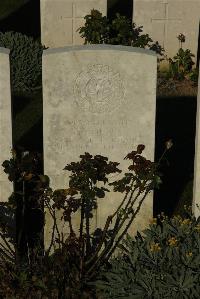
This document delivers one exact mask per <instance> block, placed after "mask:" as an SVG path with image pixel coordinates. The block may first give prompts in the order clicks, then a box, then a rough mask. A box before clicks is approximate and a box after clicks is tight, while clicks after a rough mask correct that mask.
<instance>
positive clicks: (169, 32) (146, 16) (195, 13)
mask: <svg viewBox="0 0 200 299" xmlns="http://www.w3.org/2000/svg"><path fill="white" fill-rule="evenodd" d="M133 5H134V7H133V22H134V23H136V25H137V26H143V32H142V33H144V34H145V33H146V34H149V36H150V37H151V38H152V39H153V41H158V42H159V43H160V45H161V46H162V47H164V48H165V54H166V55H167V56H168V58H169V57H170V58H173V57H174V56H175V55H176V53H177V52H178V50H179V48H180V45H179V41H178V39H177V36H178V35H179V34H180V33H182V34H184V35H185V36H186V41H185V43H183V44H182V48H183V49H184V50H185V49H189V50H190V51H191V52H192V53H193V54H194V55H195V58H193V61H194V62H196V59H197V47H198V34H199V16H200V1H199V0H134V2H133Z"/></svg>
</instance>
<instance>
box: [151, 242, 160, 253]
mask: <svg viewBox="0 0 200 299" xmlns="http://www.w3.org/2000/svg"><path fill="white" fill-rule="evenodd" d="M159 250H161V248H160V246H159V243H154V242H153V243H152V244H151V245H150V251H152V252H155V251H159Z"/></svg>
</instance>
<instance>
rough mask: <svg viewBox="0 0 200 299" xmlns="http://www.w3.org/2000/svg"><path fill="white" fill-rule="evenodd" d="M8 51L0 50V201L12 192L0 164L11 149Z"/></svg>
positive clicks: (9, 154)
mask: <svg viewBox="0 0 200 299" xmlns="http://www.w3.org/2000/svg"><path fill="white" fill-rule="evenodd" d="M9 52H10V51H9V50H8V49H5V48H0V201H7V200H8V197H9V196H10V195H11V193H12V191H13V186H12V183H11V182H10V181H9V180H8V175H7V174H5V172H4V171H3V167H2V163H3V162H4V161H5V160H9V159H10V157H11V153H10V151H11V149H12V123H11V90H10V61H9Z"/></svg>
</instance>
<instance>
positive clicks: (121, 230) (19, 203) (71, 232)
mask: <svg viewBox="0 0 200 299" xmlns="http://www.w3.org/2000/svg"><path fill="white" fill-rule="evenodd" d="M171 146H172V143H171V141H169V142H168V143H167V144H166V149H165V152H164V153H163V156H164V155H165V153H166V152H167V151H168V149H169V148H170V147H171ZM144 148H145V147H144V145H138V147H137V150H136V151H132V152H131V153H129V154H128V155H127V156H126V157H125V159H129V160H131V161H132V163H131V165H130V166H129V171H130V172H129V173H125V175H124V177H123V178H122V179H120V180H117V181H114V182H112V183H108V178H107V176H108V175H109V174H111V173H116V172H118V173H120V172H121V170H120V169H118V165H119V163H117V162H108V158H106V157H103V156H101V155H96V156H94V157H93V156H92V155H90V154H89V153H85V154H84V155H81V156H80V158H81V161H80V162H72V163H70V164H68V165H67V166H66V167H65V170H68V171H71V173H72V174H71V176H70V180H69V188H67V189H58V190H55V191H53V190H52V189H51V188H50V187H49V179H48V177H47V176H43V175H41V174H38V173H37V169H38V167H37V166H38V160H39V159H38V156H36V155H33V154H31V153H28V152H26V153H22V154H21V155H18V154H17V153H16V152H15V151H13V157H12V159H10V160H6V161H4V163H3V166H4V169H5V172H6V173H7V174H8V175H9V179H10V180H11V181H14V182H15V184H16V183H20V184H21V191H19V189H17V188H16V189H17V190H15V192H14V193H13V194H12V196H11V197H10V198H9V205H10V207H11V208H14V209H15V210H14V211H15V212H16V209H17V207H20V211H21V214H20V219H21V221H19V223H18V224H19V226H20V229H19V230H18V233H17V237H16V241H15V242H14V243H13V244H14V249H13V248H11V246H10V243H9V240H7V231H6V229H5V225H4V224H3V223H2V224H1V227H0V230H1V232H2V233H1V235H2V238H3V241H4V245H3V247H2V248H1V251H0V263H1V264H2V267H1V270H0V276H1V279H0V290H1V291H0V292H1V293H0V294H1V296H2V297H3V298H25V297H28V296H29V297H28V298H92V299H94V298H96V297H95V296H96V292H95V288H92V287H91V286H89V285H88V281H94V280H95V278H96V276H97V274H98V272H99V270H100V268H101V267H102V266H104V265H107V264H108V262H109V260H110V258H111V256H112V254H113V253H114V251H115V249H116V248H117V247H118V246H119V244H120V243H121V241H122V239H123V237H124V235H125V234H126V233H127V231H128V229H129V227H130V225H131V224H132V222H133V220H134V219H135V217H136V215H137V213H138V212H139V210H140V207H141V205H142V203H143V202H144V200H145V198H146V196H147V194H148V193H149V192H150V191H151V190H152V189H153V188H155V187H158V186H159V185H160V183H161V180H160V177H159V171H158V167H159V164H160V160H159V162H158V163H154V162H151V161H150V160H147V159H146V158H144V157H143V156H142V155H141V153H142V152H143V150H144ZM163 156H162V157H163ZM162 157H161V159H162ZM106 184H108V186H112V187H113V191H114V192H120V193H124V197H123V200H122V201H121V203H120V204H119V206H118V208H117V209H116V211H114V212H113V214H112V215H109V216H108V218H107V220H106V223H105V226H104V227H103V228H97V229H96V230H95V231H91V221H92V217H93V211H94V210H95V209H97V208H98V200H101V198H104V197H105V194H106V192H109V191H110V190H109V189H108V186H106ZM29 187H30V188H29ZM137 201H138V202H137ZM136 202H137V203H138V205H137V204H136ZM30 203H32V205H30ZM135 206H136V207H135ZM43 207H45V208H47V209H48V212H49V214H50V216H51V217H52V219H53V227H52V236H51V242H50V244H49V247H48V248H43V246H42V244H41V239H39V237H41V234H40V232H41V231H42V230H41V228H40V232H39V231H38V230H37V229H36V231H35V232H34V234H33V235H34V238H32V239H31V238H30V234H29V233H30V231H28V230H27V229H25V228H26V227H27V226H26V225H25V223H26V222H25V219H26V212H27V211H28V210H33V209H35V208H37V209H40V211H43ZM59 210H61V211H62V219H63V220H64V221H65V223H66V232H68V235H67V237H65V238H64V236H63V234H62V233H60V231H59V225H58V223H57V221H58V219H57V217H56V213H57V211H59ZM75 213H80V216H81V217H80V225H79V231H78V232H77V231H76V230H75V229H74V228H73V224H72V218H73V216H74V214H75ZM36 222H37V221H36ZM32 225H33V226H35V225H36V223H35V222H34V223H32ZM43 226H44V222H43ZM31 236H32V233H31ZM24 240H25V241H24ZM2 244H3V243H2ZM0 246H1V245H0ZM6 248H8V249H7V250H6ZM8 253H9V255H8ZM5 273H7V275H6V277H5V279H4V275H5ZM45 296H46V297H45Z"/></svg>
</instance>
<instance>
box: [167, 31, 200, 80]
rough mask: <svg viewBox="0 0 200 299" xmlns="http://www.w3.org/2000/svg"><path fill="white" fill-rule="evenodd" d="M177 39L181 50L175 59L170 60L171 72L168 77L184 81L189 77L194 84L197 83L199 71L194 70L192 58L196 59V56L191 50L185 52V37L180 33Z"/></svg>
mask: <svg viewBox="0 0 200 299" xmlns="http://www.w3.org/2000/svg"><path fill="white" fill-rule="evenodd" d="M177 38H178V40H179V42H180V48H179V50H178V52H177V54H176V55H175V56H174V57H173V59H171V58H169V59H168V60H169V72H168V74H167V77H168V78H173V79H177V80H183V79H184V78H186V77H188V78H189V79H190V80H192V81H193V82H194V83H197V81H198V69H197V68H195V69H192V66H193V65H194V62H193V60H192V57H195V55H194V54H192V53H191V52H190V50H189V49H186V50H183V48H182V43H184V42H185V36H184V35H183V34H181V33H180V34H179V36H178V37H177Z"/></svg>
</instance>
